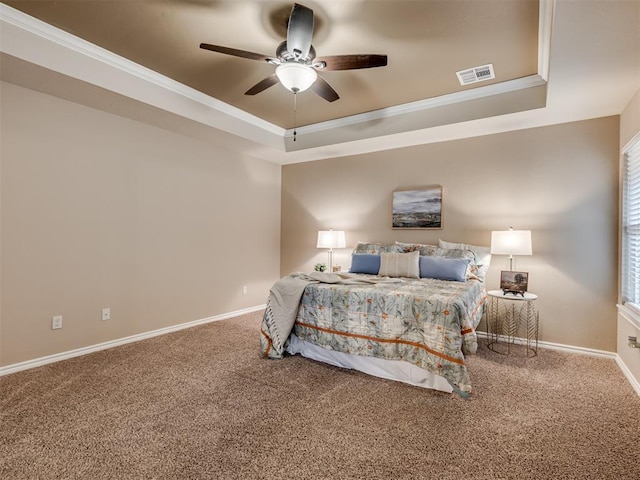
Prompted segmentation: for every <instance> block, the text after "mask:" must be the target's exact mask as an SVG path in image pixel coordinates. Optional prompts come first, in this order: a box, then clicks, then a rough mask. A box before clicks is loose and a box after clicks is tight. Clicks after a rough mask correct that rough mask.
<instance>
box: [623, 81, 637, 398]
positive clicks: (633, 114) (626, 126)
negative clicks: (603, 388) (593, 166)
mask: <svg viewBox="0 0 640 480" xmlns="http://www.w3.org/2000/svg"><path fill="white" fill-rule="evenodd" d="M636 135H640V90H638V91H637V92H636V94H635V95H634V97H633V98H632V99H631V101H630V102H629V105H627V107H626V108H625V109H624V111H623V112H622V114H621V115H620V147H621V148H624V147H625V145H626V144H627V143H629V141H630V140H632V139H633V138H634V137H635V136H636ZM619 298H621V297H619ZM625 313H626V315H624V314H620V313H619V314H618V355H619V357H620V359H621V360H622V362H623V363H624V364H625V365H626V367H627V368H628V369H629V372H630V373H631V375H633V377H634V378H635V381H636V383H637V384H638V385H640V349H633V348H629V347H628V337H630V336H633V337H638V338H639V339H640V328H638V325H640V317H638V315H634V313H633V312H631V311H627V312H625Z"/></svg>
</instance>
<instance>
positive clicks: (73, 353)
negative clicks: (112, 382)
mask: <svg viewBox="0 0 640 480" xmlns="http://www.w3.org/2000/svg"><path fill="white" fill-rule="evenodd" d="M265 307H266V305H257V306H255V307H249V308H245V309H243V310H236V311H235V312H229V313H223V314H221V315H215V316H213V317H207V318H202V319H200V320H193V321H191V322H186V323H180V324H178V325H172V326H170V327H165V328H159V329H157V330H152V331H150V332H144V333H138V334H136V335H131V336H130V337H124V338H118V339H116V340H110V341H108V342H104V343H98V344H96V345H90V346H88V347H82V348H77V349H75V350H69V351H67V352H61V353H55V354H53V355H47V356H46V357H40V358H35V359H33V360H27V361H24V362H20V363H14V364H13V365H7V366H6V367H0V377H1V376H3V375H9V374H11V373H16V372H20V371H22V370H29V369H30V368H36V367H41V366H43V365H47V364H49V363H55V362H60V361H62V360H67V359H69V358H74V357H80V356H82V355H87V354H89V353H93V352H98V351H100V350H106V349H107V348H113V347H118V346H120V345H125V344H127V343H133V342H139V341H140V340H145V339H147V338H152V337H157V336H158V335H165V334H167V333H172V332H177V331H178V330H184V329H185V328H191V327H195V326H197V325H204V324H205V323H211V322H219V321H220V320H226V319H228V318H233V317H238V316H240V315H245V314H247V313H252V312H257V311H259V310H263V309H264V308H265Z"/></svg>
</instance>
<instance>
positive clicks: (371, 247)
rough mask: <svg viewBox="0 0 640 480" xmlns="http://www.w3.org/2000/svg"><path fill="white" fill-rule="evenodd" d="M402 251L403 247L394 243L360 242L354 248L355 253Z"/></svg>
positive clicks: (378, 253) (372, 253)
mask: <svg viewBox="0 0 640 480" xmlns="http://www.w3.org/2000/svg"><path fill="white" fill-rule="evenodd" d="M390 252H402V249H401V248H399V247H398V246H397V245H394V244H386V243H367V242H358V244H357V245H356V248H354V249H353V253H354V254H359V253H368V254H370V255H380V254H381V253H390Z"/></svg>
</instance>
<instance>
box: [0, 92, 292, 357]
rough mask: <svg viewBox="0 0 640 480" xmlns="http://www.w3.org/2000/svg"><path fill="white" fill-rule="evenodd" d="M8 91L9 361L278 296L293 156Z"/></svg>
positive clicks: (4, 312)
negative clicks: (284, 198)
mask: <svg viewBox="0 0 640 480" xmlns="http://www.w3.org/2000/svg"><path fill="white" fill-rule="evenodd" d="M1 88H2V90H1V92H0V93H1V96H2V103H1V113H2V117H1V120H2V124H1V126H2V146H1V151H0V153H1V164H0V165H1V172H2V176H1V190H0V192H1V202H0V206H1V208H2V215H1V235H0V248H1V254H2V255H1V259H2V260H1V261H2V264H1V275H0V281H1V283H0V285H1V287H2V288H1V301H2V306H1V311H0V314H1V316H0V365H1V366H6V365H11V364H14V363H17V362H21V361H25V360H30V359H34V358H38V357H42V356H47V355H51V354H55V353H59V352H65V351H68V350H71V349H75V348H80V347H84V346H90V345H94V344H97V343H101V342H105V341H109V340H113V339H118V338H122V337H126V336H129V335H133V334H136V333H141V332H147V331H151V330H155V329H158V328H162V327H167V326H171V325H176V324H180V323H184V322H188V321H193V320H198V319H203V318H207V317H210V316H215V315H219V314H225V313H229V312H233V311H237V310H241V309H244V308H248V307H252V306H256V305H261V304H264V303H265V302H266V296H267V294H268V290H269V287H270V286H271V285H272V283H273V282H274V281H275V280H277V278H278V277H279V274H280V272H279V254H280V174H281V172H280V170H281V168H280V166H278V165H274V164H271V163H267V162H262V161H258V160H254V159H249V158H243V157H240V156H238V155H237V154H232V153H230V152H227V151H225V150H224V149H222V148H212V147H211V145H208V144H205V143H200V142H198V141H197V140H194V139H192V138H187V137H184V136H181V135H178V134H175V133H171V132H168V131H165V130H161V129H159V128H156V127H152V126H149V125H145V124H142V123H138V122H135V121H132V120H128V119H125V118H122V117H118V116H115V115H111V114H108V113H104V112H100V111H97V110H93V109H90V108H87V107H83V106H80V105H78V104H74V103H70V102H67V101H65V100H61V99H58V98H55V97H51V96H47V95H44V94H41V93H36V92H34V91H31V90H26V89H24V88H20V87H17V86H14V85H11V84H7V83H2V85H1ZM244 285H246V286H247V287H248V294H247V295H243V294H242V286H244ZM103 307H110V308H111V315H112V318H111V320H109V321H101V319H100V314H101V309H102V308H103ZM53 315H63V317H64V322H63V323H64V326H63V328H62V329H61V330H52V329H51V317H52V316H53Z"/></svg>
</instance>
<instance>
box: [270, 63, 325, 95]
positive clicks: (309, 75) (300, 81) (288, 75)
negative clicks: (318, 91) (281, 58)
mask: <svg viewBox="0 0 640 480" xmlns="http://www.w3.org/2000/svg"><path fill="white" fill-rule="evenodd" d="M276 75H277V76H278V79H279V80H280V83H281V84H282V85H283V86H284V87H285V88H286V89H287V90H291V91H292V92H304V91H305V90H306V89H308V88H309V87H310V86H311V85H313V82H315V81H316V79H317V78H318V74H317V73H316V71H315V70H314V69H313V68H311V67H310V66H308V65H303V64H301V63H295V62H288V63H283V64H282V65H278V68H276Z"/></svg>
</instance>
